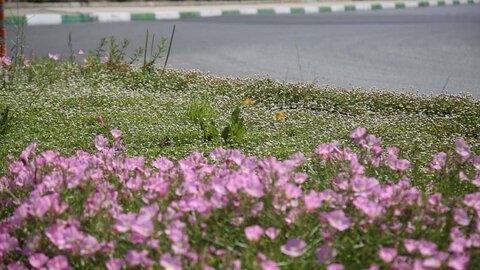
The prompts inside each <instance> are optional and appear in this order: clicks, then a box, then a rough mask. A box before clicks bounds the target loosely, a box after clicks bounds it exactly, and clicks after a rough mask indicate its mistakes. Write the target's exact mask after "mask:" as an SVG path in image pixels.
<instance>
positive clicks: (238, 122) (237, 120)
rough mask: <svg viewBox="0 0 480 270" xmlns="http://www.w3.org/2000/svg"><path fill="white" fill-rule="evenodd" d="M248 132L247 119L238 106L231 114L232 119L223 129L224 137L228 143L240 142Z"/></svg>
mask: <svg viewBox="0 0 480 270" xmlns="http://www.w3.org/2000/svg"><path fill="white" fill-rule="evenodd" d="M246 133H247V128H246V126H245V121H244V119H243V117H242V115H241V111H240V107H238V106H237V107H236V108H235V110H233V112H232V115H231V116H230V121H229V122H228V124H227V126H226V127H225V128H224V129H223V130H222V138H223V140H224V141H225V142H226V143H232V142H233V143H240V142H241V140H242V139H243V138H244V137H245V134H246Z"/></svg>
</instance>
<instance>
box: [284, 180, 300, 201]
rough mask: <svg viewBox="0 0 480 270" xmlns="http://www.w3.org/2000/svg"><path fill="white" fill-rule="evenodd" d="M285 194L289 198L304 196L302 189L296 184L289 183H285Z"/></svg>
mask: <svg viewBox="0 0 480 270" xmlns="http://www.w3.org/2000/svg"><path fill="white" fill-rule="evenodd" d="M285 196H286V197H287V199H296V198H298V197H300V196H302V190H301V189H300V188H299V187H297V186H296V185H293V184H290V183H287V184H286V185H285Z"/></svg>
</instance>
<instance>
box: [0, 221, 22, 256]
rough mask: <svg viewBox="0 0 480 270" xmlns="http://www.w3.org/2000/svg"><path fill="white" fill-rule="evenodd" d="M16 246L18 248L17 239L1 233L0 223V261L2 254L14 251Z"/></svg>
mask: <svg viewBox="0 0 480 270" xmlns="http://www.w3.org/2000/svg"><path fill="white" fill-rule="evenodd" d="M17 246H18V240H17V238H15V237H12V236H10V234H8V233H1V222H0V259H2V257H3V255H4V254H6V253H8V252H9V251H11V250H13V249H15V248H16V247H17Z"/></svg>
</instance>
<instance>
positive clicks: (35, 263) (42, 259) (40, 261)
mask: <svg viewBox="0 0 480 270" xmlns="http://www.w3.org/2000/svg"><path fill="white" fill-rule="evenodd" d="M48 260H49V258H48V257H47V256H45V254H43V253H35V254H33V255H30V257H28V262H29V263H30V265H31V266H32V267H33V268H42V267H43V266H44V265H45V264H46V263H47V262H48Z"/></svg>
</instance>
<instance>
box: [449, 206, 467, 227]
mask: <svg viewBox="0 0 480 270" xmlns="http://www.w3.org/2000/svg"><path fill="white" fill-rule="evenodd" d="M453 220H455V222H456V223H457V224H458V225H461V226H468V224H470V218H469V217H468V214H467V211H465V210H464V209H463V208H455V209H454V210H453Z"/></svg>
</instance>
